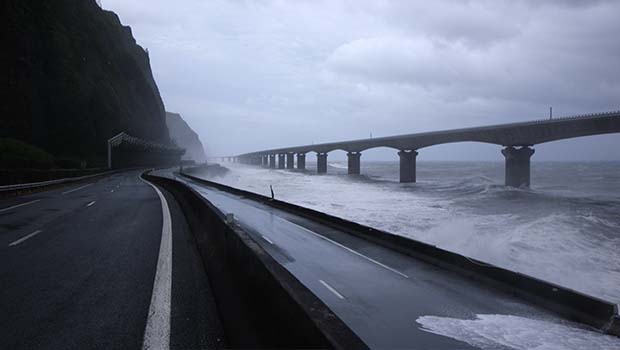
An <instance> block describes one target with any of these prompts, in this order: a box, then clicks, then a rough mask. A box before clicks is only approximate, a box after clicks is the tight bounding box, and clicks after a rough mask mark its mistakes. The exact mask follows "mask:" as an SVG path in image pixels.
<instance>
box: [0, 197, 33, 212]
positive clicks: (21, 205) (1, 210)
mask: <svg viewBox="0 0 620 350" xmlns="http://www.w3.org/2000/svg"><path fill="white" fill-rule="evenodd" d="M38 201H40V199H35V200H33V201H30V202H26V203H21V204H17V205H14V206H12V207H8V208H2V209H0V213H1V212H3V211H7V210H11V209H15V208H19V207H23V206H24V205H28V204H32V203H36V202H38Z"/></svg>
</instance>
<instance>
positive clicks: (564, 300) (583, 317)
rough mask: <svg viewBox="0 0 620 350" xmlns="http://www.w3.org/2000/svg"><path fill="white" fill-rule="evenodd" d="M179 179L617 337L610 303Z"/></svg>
mask: <svg viewBox="0 0 620 350" xmlns="http://www.w3.org/2000/svg"><path fill="white" fill-rule="evenodd" d="M182 175H183V176H185V177H187V178H189V179H191V180H194V181H196V182H200V183H203V184H206V185H208V186H211V187H214V188H218V189H220V190H223V191H227V192H230V193H234V194H238V195H242V196H244V197H247V198H250V199H253V200H256V201H259V202H262V203H263V204H265V205H269V206H272V207H275V208H278V209H281V210H284V211H288V212H291V213H294V214H296V215H299V216H302V217H306V218H308V219H312V220H315V221H318V222H321V223H323V224H326V225H328V226H332V227H334V228H337V229H339V230H342V231H345V232H347V233H349V234H352V235H355V236H357V237H360V238H363V239H366V240H368V241H371V242H374V243H376V244H379V245H382V246H384V247H387V248H390V249H392V250H395V251H398V252H401V253H403V254H407V255H409V256H412V257H414V258H417V259H420V260H423V261H425V262H428V263H431V264H433V265H436V266H439V267H442V268H444V269H447V270H450V271H454V272H457V273H459V274H461V275H465V276H468V277H470V278H473V279H476V280H478V281H480V282H483V283H485V284H487V285H490V286H492V287H494V288H497V289H500V290H501V291H503V292H505V293H509V294H512V295H515V296H517V297H520V298H522V299H525V300H526V301H528V302H531V303H534V304H536V305H539V306H542V307H544V308H546V309H548V310H550V311H553V312H555V313H557V314H559V315H561V316H563V317H565V318H567V319H569V320H572V321H576V322H581V323H585V324H587V325H590V326H593V327H596V328H597V329H599V330H601V331H602V332H605V333H609V334H613V335H617V336H620V317H618V308H617V305H616V304H614V303H610V302H607V301H604V300H601V299H598V298H595V297H591V296H588V295H585V294H582V293H579V292H577V291H574V290H571V289H568V288H565V287H562V286H559V285H555V284H553V283H550V282H546V281H543V280H540V279H537V278H534V277H531V276H527V275H524V274H521V273H518V272H514V271H510V270H506V269H503V268H500V267H497V266H493V265H490V264H486V263H484V262H481V261H477V260H475V259H470V258H468V257H465V256H462V255H459V254H456V253H452V252H449V251H446V250H443V249H440V248H437V247H435V246H433V245H430V244H426V243H423V242H420V241H416V240H413V239H410V238H406V237H403V236H399V235H395V234H391V233H389V232H385V231H381V230H378V229H374V228H372V227H368V226H364V225H360V224H358V223H355V222H351V221H347V220H344V219H341V218H338V217H335V216H332V215H328V214H325V213H322V212H319V211H316V210H312V209H308V208H304V207H301V206H298V205H295V204H291V203H287V202H284V201H280V200H271V198H269V197H266V196H263V195H259V194H257V193H253V192H249V191H244V190H240V189H237V188H234V187H230V186H226V185H222V184H219V183H215V182H212V181H208V180H204V179H201V178H198V177H195V176H191V175H187V174H182Z"/></svg>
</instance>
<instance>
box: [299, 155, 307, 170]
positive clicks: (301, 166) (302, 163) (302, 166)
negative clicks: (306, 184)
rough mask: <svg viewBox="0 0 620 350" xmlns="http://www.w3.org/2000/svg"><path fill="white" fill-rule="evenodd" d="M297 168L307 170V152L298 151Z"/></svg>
mask: <svg viewBox="0 0 620 350" xmlns="http://www.w3.org/2000/svg"><path fill="white" fill-rule="evenodd" d="M297 169H301V170H306V154H305V153H297Z"/></svg>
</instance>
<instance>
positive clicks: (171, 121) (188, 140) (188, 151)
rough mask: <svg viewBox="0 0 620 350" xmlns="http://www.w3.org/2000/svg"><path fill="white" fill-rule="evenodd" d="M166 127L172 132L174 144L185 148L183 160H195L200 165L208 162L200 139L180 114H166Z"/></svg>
mask: <svg viewBox="0 0 620 350" xmlns="http://www.w3.org/2000/svg"><path fill="white" fill-rule="evenodd" d="M166 125H167V126H168V130H169V132H170V138H171V139H172V140H173V141H174V143H176V144H177V145H178V146H179V147H181V148H185V155H184V156H183V159H193V160H195V161H196V162H199V163H203V162H204V161H205V160H206V156H205V151H204V147H203V146H202V142H200V137H198V134H196V132H195V131H194V130H192V128H190V127H189V125H188V124H187V123H186V122H185V120H183V118H182V117H181V115H180V114H178V113H172V112H166Z"/></svg>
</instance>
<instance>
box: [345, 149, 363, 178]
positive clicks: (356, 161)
mask: <svg viewBox="0 0 620 350" xmlns="http://www.w3.org/2000/svg"><path fill="white" fill-rule="evenodd" d="M361 156H362V154H361V153H360V152H348V153H347V163H348V166H347V172H348V174H349V175H359V174H360V157H361Z"/></svg>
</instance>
